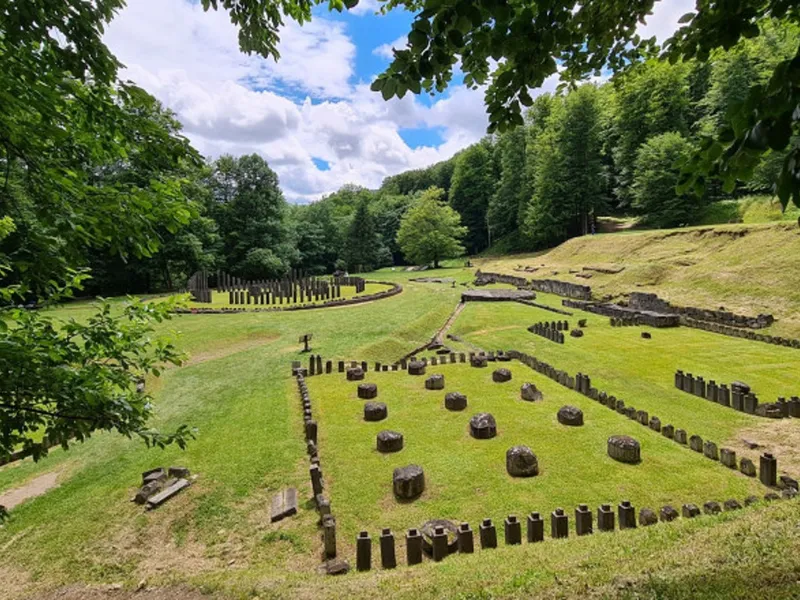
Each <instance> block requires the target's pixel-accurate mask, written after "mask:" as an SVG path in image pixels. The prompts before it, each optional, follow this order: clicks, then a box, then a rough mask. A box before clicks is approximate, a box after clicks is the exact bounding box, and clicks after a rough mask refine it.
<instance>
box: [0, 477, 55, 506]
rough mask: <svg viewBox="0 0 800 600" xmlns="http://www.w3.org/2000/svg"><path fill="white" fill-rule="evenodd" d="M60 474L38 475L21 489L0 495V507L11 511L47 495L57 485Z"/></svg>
mask: <svg viewBox="0 0 800 600" xmlns="http://www.w3.org/2000/svg"><path fill="white" fill-rule="evenodd" d="M60 474H61V472H60V471H51V472H50V473H45V474H44V475H39V477H36V478H34V479H31V480H30V481H29V482H28V483H26V484H25V485H23V486H22V487H18V488H15V489H13V490H9V491H7V492H4V493H3V494H0V506H5V507H6V510H11V509H13V508H14V507H15V506H18V505H20V504H22V503H23V502H25V501H26V500H30V499H31V498H35V497H36V496H41V495H42V494H45V493H47V492H48V491H49V490H51V489H53V488H54V487H56V486H57V485H58V476H59V475H60Z"/></svg>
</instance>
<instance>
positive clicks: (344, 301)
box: [175, 281, 403, 315]
mask: <svg viewBox="0 0 800 600" xmlns="http://www.w3.org/2000/svg"><path fill="white" fill-rule="evenodd" d="M367 283H378V284H381V285H388V286H390V289H388V290H385V291H382V292H377V293H375V294H368V295H366V296H357V297H353V298H337V299H335V300H326V301H325V302H318V303H315V304H301V305H288V306H270V307H264V308H261V307H259V306H256V305H253V308H245V307H244V306H243V307H241V308H239V307H231V308H227V307H226V308H190V309H179V310H176V311H175V312H176V313H182V314H202V315H222V314H237V313H242V312H284V311H293V310H312V309H317V308H329V307H331V306H350V305H352V304H361V303H363V302H372V301H373V300H382V299H384V298H390V297H392V296H396V295H397V294H399V293H401V292H402V291H403V286H401V285H400V284H398V283H393V282H388V281H368V282H367Z"/></svg>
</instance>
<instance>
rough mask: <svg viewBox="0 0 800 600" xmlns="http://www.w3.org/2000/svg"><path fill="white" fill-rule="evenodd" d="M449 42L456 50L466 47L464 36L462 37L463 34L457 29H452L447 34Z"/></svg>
mask: <svg viewBox="0 0 800 600" xmlns="http://www.w3.org/2000/svg"><path fill="white" fill-rule="evenodd" d="M447 41H449V42H450V43H451V44H452V45H453V46H455V47H456V48H463V47H464V36H463V35H461V32H459V31H458V30H456V29H451V30H450V31H448V32H447Z"/></svg>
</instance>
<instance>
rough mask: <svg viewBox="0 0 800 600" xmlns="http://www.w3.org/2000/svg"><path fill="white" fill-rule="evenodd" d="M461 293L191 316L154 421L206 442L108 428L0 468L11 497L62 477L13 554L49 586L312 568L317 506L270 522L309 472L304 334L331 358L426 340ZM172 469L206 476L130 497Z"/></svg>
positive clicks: (31, 505)
mask: <svg viewBox="0 0 800 600" xmlns="http://www.w3.org/2000/svg"><path fill="white" fill-rule="evenodd" d="M456 301H457V297H456V296H455V295H454V291H453V290H450V289H449V288H442V289H438V290H437V289H434V288H430V289H429V288H427V287H418V286H415V285H413V284H411V285H409V286H407V289H406V290H405V291H404V292H403V293H402V294H400V295H398V296H394V297H392V298H388V299H385V300H381V301H376V302H371V303H366V304H363V305H358V306H353V307H346V308H330V309H322V310H318V311H313V310H312V311H308V312H306V311H303V312H301V313H245V314H230V315H184V316H181V317H179V318H177V319H175V320H173V321H171V322H169V323H168V324H166V325H165V326H164V328H163V330H162V331H163V332H169V331H172V332H173V333H174V334H175V335H177V336H178V340H179V344H180V346H181V347H182V348H184V349H185V350H187V351H188V352H189V354H190V358H189V362H188V363H187V366H184V367H180V368H173V369H167V370H166V371H165V373H164V375H163V376H162V377H161V379H159V380H152V381H149V382H148V385H149V386H150V389H151V390H152V391H153V393H154V395H155V398H156V418H155V420H154V422H153V425H154V426H155V427H158V428H161V429H162V430H165V431H168V430H170V429H171V428H174V427H176V426H177V425H179V424H182V423H187V424H189V425H191V426H194V427H197V428H198V430H199V432H198V438H197V440H196V441H193V442H191V443H190V444H189V446H188V448H187V450H186V451H185V452H184V451H181V450H179V449H178V448H169V449H167V450H165V451H162V450H157V449H152V450H148V449H146V448H145V446H144V444H143V443H141V442H140V441H138V440H127V439H125V438H123V437H120V436H118V435H113V434H105V433H100V434H97V435H95V436H93V438H92V439H90V440H89V441H88V442H86V443H84V444H76V445H74V446H73V447H72V448H71V449H70V450H69V451H68V452H63V451H61V450H60V449H56V450H54V451H52V452H51V454H50V456H49V457H48V458H46V459H45V460H42V461H40V462H39V463H36V464H35V463H33V462H31V461H29V460H26V461H23V462H21V463H17V464H14V465H9V466H7V467H4V468H2V469H0V490H2V491H5V490H9V489H13V488H14V487H17V486H19V485H22V484H24V483H25V482H27V481H29V480H31V479H32V478H34V477H36V476H37V475H40V474H42V473H45V472H49V471H53V470H56V471H58V472H59V473H60V486H59V487H58V488H56V489H53V490H51V491H49V492H48V493H47V494H45V495H44V496H40V497H38V498H35V499H32V500H30V501H28V502H26V503H24V504H22V505H20V506H19V507H17V508H16V509H14V511H13V514H12V519H11V521H10V522H9V523H8V524H6V525H5V526H3V527H2V528H0V548H3V554H4V555H5V556H13V566H14V567H15V568H17V569H22V570H23V571H24V572H25V573H26V577H29V578H30V579H31V580H32V581H34V582H36V581H41V583H42V585H60V584H67V583H72V582H89V583H92V582H109V581H111V582H117V581H123V582H128V583H130V584H132V585H135V584H136V582H137V581H138V580H139V579H141V578H142V577H150V578H153V579H154V580H155V581H158V578H159V577H161V576H163V577H165V578H167V579H168V580H171V579H172V578H174V577H175V576H176V574H178V576H179V578H180V579H183V580H187V579H191V578H193V577H195V576H197V575H209V574H210V575H209V577H211V578H212V579H213V574H215V573H224V572H225V571H226V569H227V567H228V562H229V561H230V560H238V561H239V562H238V564H239V566H240V567H242V568H243V567H245V566H246V565H248V564H250V563H252V564H255V565H257V569H258V571H259V572H260V573H262V574H263V572H264V569H267V570H268V571H269V570H274V573H275V574H279V575H280V576H281V577H283V576H284V575H283V573H284V572H289V571H295V572H297V571H299V572H301V573H303V574H305V573H306V572H310V571H313V565H315V564H316V558H315V557H314V556H313V551H314V548H315V546H316V544H317V540H316V533H315V521H316V519H315V515H314V513H313V511H310V510H306V508H307V507H306V506H305V505H304V507H303V511H302V514H301V516H300V517H299V518H296V519H293V520H292V521H291V522H289V523H287V524H285V530H284V528H283V527H282V528H281V529H276V528H274V527H270V525H269V514H268V511H269V501H270V497H271V495H272V494H273V493H274V492H276V491H277V490H279V489H280V488H282V487H284V486H287V485H297V486H298V487H300V488H301V489H302V488H303V486H304V484H307V479H308V472H307V464H306V458H305V456H304V444H303V440H302V426H301V418H300V414H299V412H298V411H297V399H296V398H295V396H294V393H293V392H294V390H295V385H294V382H293V380H292V378H291V375H290V364H291V361H292V360H296V359H305V358H306V357H307V355H303V354H301V353H300V349H301V345H299V344H298V342H297V339H298V337H299V335H301V334H303V333H306V332H310V333H313V334H314V340H313V342H312V344H313V347H314V350H315V352H320V353H322V354H324V355H325V356H327V357H331V358H351V357H355V356H358V357H364V358H370V359H376V358H381V357H382V356H384V352H392V351H393V350H395V349H397V350H402V351H403V352H405V351H408V349H409V348H413V347H415V346H418V345H420V344H421V343H423V342H424V341H426V340H427V339H429V338H430V330H429V328H430V325H431V324H432V323H439V324H441V323H444V321H445V319H446V318H447V316H448V315H449V314H450V312H451V311H452V309H453V307H454V306H455V303H456ZM384 304H385V306H382V305H384ZM389 305H390V306H389ZM90 310H91V309H90V307H88V306H86V305H81V304H71V305H69V306H68V307H67V309H66V310H65V311H63V313H61V312H59V311H56V312H55V314H56V315H59V314H64V315H65V316H74V317H75V318H85V317H86V315H88V314H89V312H90ZM172 464H180V465H185V466H187V467H189V468H190V469H191V471H192V472H193V473H196V474H197V475H198V480H197V482H196V483H195V485H194V486H193V487H192V488H191V489H190V490H188V491H187V492H185V493H183V494H182V495H181V496H180V497H179V498H177V499H176V500H175V501H173V502H170V503H169V504H167V505H166V506H164V507H163V508H161V509H159V510H158V511H155V512H152V513H144V512H143V510H142V508H141V507H138V506H136V505H134V504H132V503H130V502H129V498H130V497H131V496H132V494H133V493H134V491H135V489H136V487H137V485H138V484H139V482H140V478H141V472H142V471H144V470H147V469H149V468H152V467H154V466H160V465H165V466H168V465H172ZM161 549H163V551H162V550H161ZM164 555H169V557H168V558H165V557H164ZM9 565H10V563H6V567H8V566H9ZM309 565H311V566H310V567H309Z"/></svg>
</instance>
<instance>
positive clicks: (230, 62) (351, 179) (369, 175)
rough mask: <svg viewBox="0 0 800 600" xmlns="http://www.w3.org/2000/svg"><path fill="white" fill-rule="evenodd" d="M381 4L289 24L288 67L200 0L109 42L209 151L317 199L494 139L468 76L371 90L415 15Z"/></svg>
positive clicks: (302, 198)
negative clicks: (243, 44) (242, 44)
mask: <svg viewBox="0 0 800 600" xmlns="http://www.w3.org/2000/svg"><path fill="white" fill-rule="evenodd" d="M692 4H693V3H692V1H691V0H664V1H663V2H660V3H658V4H657V6H656V10H655V11H654V14H653V17H652V18H651V19H649V23H648V25H647V26H646V27H643V28H642V29H643V30H644V31H643V33H644V34H646V35H653V34H655V35H657V36H659V37H660V38H662V39H663V37H664V36H666V35H667V34H669V33H671V32H672V31H673V30H674V29H675V23H676V21H677V19H678V18H679V17H680V15H682V14H683V13H685V12H687V11H688V10H689V9H690V8H691V6H692ZM378 6H379V0H361V2H360V3H359V5H358V6H357V7H356V9H355V10H352V11H349V12H346V13H344V14H339V13H336V12H333V13H331V12H328V10H327V8H326V6H324V5H322V6H319V7H317V8H316V9H315V10H314V19H313V20H312V22H311V23H308V24H305V25H304V26H303V27H300V26H299V25H297V24H296V23H293V22H289V23H287V25H286V27H284V29H283V30H282V31H281V43H280V45H279V50H280V52H281V59H280V60H279V61H278V62H277V63H276V62H274V61H272V60H266V59H263V58H261V57H258V56H247V55H244V54H242V53H241V52H240V51H239V48H238V41H237V31H236V29H235V27H234V26H233V25H231V23H230V20H229V18H228V15H227V14H226V13H225V12H213V11H212V12H211V13H204V12H203V11H202V9H201V7H200V6H199V5H198V3H197V2H195V1H192V0H129V2H128V6H127V7H126V8H125V9H123V10H122V11H121V12H120V13H119V15H118V16H117V17H116V18H115V19H114V21H113V22H112V24H111V26H110V27H109V29H108V31H107V34H106V36H105V40H106V43H107V44H108V45H109V47H110V48H111V50H112V51H113V52H114V53H115V54H116V55H117V57H118V58H120V60H121V61H122V62H123V64H125V65H126V69H125V70H124V72H123V76H124V77H126V78H129V79H132V80H133V81H135V82H136V83H138V84H139V85H141V86H142V87H144V88H145V89H146V90H148V91H149V92H150V93H151V94H153V95H155V96H156V97H157V98H158V99H159V100H161V102H163V103H164V104H165V105H166V106H168V107H170V108H171V109H172V110H173V111H175V113H176V115H177V116H178V119H179V120H180V121H181V123H182V124H183V126H184V133H185V135H186V136H187V137H188V138H189V139H190V140H191V141H192V143H193V144H194V145H195V147H197V148H198V150H200V152H202V153H203V154H204V155H206V156H208V157H210V158H215V157H217V156H219V155H221V154H224V153H230V154H234V155H241V154H249V153H257V154H260V155H261V156H263V157H264V158H265V159H266V160H267V161H268V162H269V164H270V166H271V167H272V168H273V169H274V170H275V171H276V172H277V173H278V176H279V178H280V182H281V188H282V189H283V192H284V195H285V196H286V198H287V199H288V200H289V201H291V202H310V201H313V200H316V199H318V198H320V197H322V196H324V195H325V194H329V193H331V192H333V191H335V190H337V189H339V188H340V187H341V186H342V185H344V184H348V183H353V184H357V185H363V186H365V187H370V188H376V187H378V186H379V185H380V184H381V182H382V181H383V179H384V178H385V177H387V176H389V175H393V174H396V173H398V172H401V171H405V170H408V169H416V168H421V167H424V166H427V165H430V164H432V163H435V162H437V161H440V160H444V159H447V158H449V157H451V156H452V155H453V154H454V153H456V152H458V151H459V150H461V149H462V148H464V147H466V146H467V145H469V144H471V143H474V142H475V141H477V140H479V139H480V138H481V137H482V136H483V135H484V134H485V130H486V125H487V119H486V114H485V112H484V108H483V94H482V92H481V91H480V90H477V91H474V90H469V89H467V88H465V87H464V86H463V85H461V82H460V81H459V80H458V79H457V78H456V79H455V80H454V82H453V84H452V85H451V86H450V88H449V89H448V90H447V91H446V92H445V93H444V94H438V95H436V96H434V97H431V96H430V95H427V94H422V95H420V96H413V95H412V94H407V95H406V96H405V97H404V98H403V99H396V98H395V99H392V100H390V101H389V102H384V101H383V99H382V98H381V97H380V95H379V94H375V93H373V92H371V91H370V90H369V85H370V83H371V82H372V81H373V79H374V78H375V76H376V75H377V74H379V73H380V72H381V71H383V69H385V68H386V66H388V64H389V62H390V58H391V50H390V49H391V47H392V45H395V46H396V45H397V44H400V45H404V43H405V35H406V33H407V31H408V29H409V24H410V23H411V19H412V15H410V14H408V13H405V12H402V11H396V12H393V13H392V14H389V15H385V16H384V15H376V14H375V11H376V10H377V8H378ZM556 83H557V82H556V81H555V80H549V81H547V82H546V83H545V86H544V90H538V91H536V92H534V93H541V92H542V91H548V90H553V89H554V88H555V86H556Z"/></svg>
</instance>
